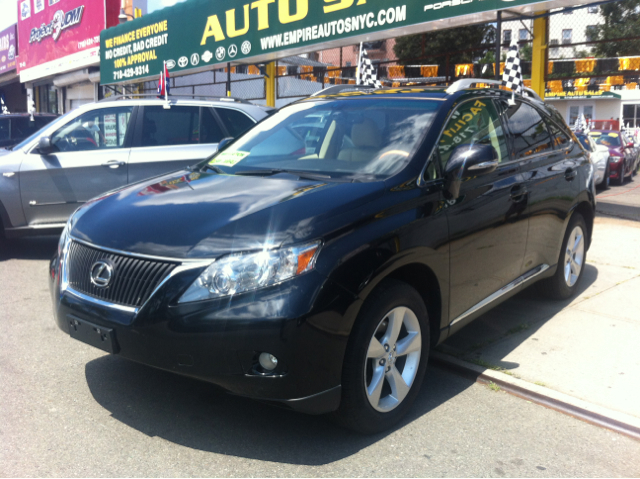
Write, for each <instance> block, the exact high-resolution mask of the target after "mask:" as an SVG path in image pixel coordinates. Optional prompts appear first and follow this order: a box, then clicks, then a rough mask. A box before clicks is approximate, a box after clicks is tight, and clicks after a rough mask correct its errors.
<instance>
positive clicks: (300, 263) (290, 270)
mask: <svg viewBox="0 0 640 479" xmlns="http://www.w3.org/2000/svg"><path fill="white" fill-rule="evenodd" d="M319 252H320V241H316V242H313V243H308V244H305V245H302V246H293V247H290V248H282V249H277V250H267V251H260V252H258V253H246V254H232V255H229V256H224V257H222V258H220V259H218V260H216V261H215V262H214V263H213V264H211V266H209V267H208V268H207V269H205V270H204V271H203V272H202V274H201V275H200V276H199V277H198V278H197V279H196V280H195V281H194V282H193V284H191V286H189V289H187V291H185V293H184V294H183V295H182V297H181V298H180V300H179V301H178V302H179V303H187V302H190V301H200V300H203V299H214V298H222V297H224V296H230V295H233V294H239V293H245V292H247V291H253V290H255V289H259V288H264V287H266V286H271V285H274V284H278V283H282V282H283V281H286V280H288V279H291V278H293V277H295V276H298V275H300V274H302V273H306V272H307V271H311V270H312V269H313V268H314V266H315V262H316V258H317V257H318V253H319Z"/></svg>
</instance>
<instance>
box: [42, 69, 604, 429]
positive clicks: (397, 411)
mask: <svg viewBox="0 0 640 479" xmlns="http://www.w3.org/2000/svg"><path fill="white" fill-rule="evenodd" d="M482 82H483V83H486V81H484V80H482ZM466 86H468V81H467V83H462V84H460V83H457V84H454V85H452V86H451V87H449V88H448V89H441V88H407V89H381V90H372V91H369V92H363V91H360V92H350V93H342V94H336V95H324V96H322V95H321V96H318V97H313V98H308V99H305V100H302V101H299V102H296V103H294V104H292V105H290V106H287V107H285V108H283V109H281V110H280V111H278V112H277V113H276V114H274V115H273V116H270V117H267V118H265V119H264V120H263V121H261V122H259V123H258V124H257V125H256V126H254V127H253V128H252V129H250V130H249V131H248V132H246V133H245V134H244V135H242V136H240V137H239V138H237V139H236V140H234V141H233V142H231V143H230V144H226V145H221V151H220V152H218V153H217V154H215V155H214V156H212V157H211V158H209V159H208V160H206V161H204V162H202V163H200V164H198V165H196V166H194V167H192V168H189V169H186V170H183V171H179V172H176V173H173V174H169V175H165V176H162V177H158V178H155V179H152V180H147V181H143V182H140V183H137V184H135V185H133V186H128V187H125V188H122V189H118V190H115V191H112V192H110V193H107V194H105V195H103V196H102V197H100V198H96V199H95V200H92V201H91V202H89V203H87V204H86V205H84V206H82V207H81V208H79V209H78V210H77V211H76V213H75V214H74V215H73V216H72V217H71V219H70V220H69V222H68V224H67V226H66V228H65V230H64V232H63V234H62V237H61V238H60V244H59V248H58V253H57V255H56V257H55V258H54V259H53V260H52V262H51V271H50V277H51V290H52V296H53V303H54V310H55V317H56V321H57V323H58V326H59V327H60V328H61V329H62V330H63V331H65V332H66V333H67V334H70V335H71V337H73V338H76V339H78V340H80V341H84V342H86V343H88V344H91V345H93V346H96V347H98V348H101V349H103V350H105V351H108V352H110V353H113V354H119V355H121V356H122V357H125V358H128V359H131V360H134V361H139V362H141V363H144V364H148V365H151V366H155V367H157V368H161V369H165V370H167V371H172V372H175V373H179V374H183V375H186V376H191V377H193V378H197V379H202V380H205V381H210V382H212V383H215V384H217V385H219V386H221V387H222V388H224V389H226V390H227V391H230V392H232V393H234V394H237V395H243V396H248V397H252V398H255V399H260V400H264V401H269V402H273V403H277V404H280V405H282V406H286V407H289V408H293V409H295V410H298V411H303V412H307V413H315V414H318V413H328V412H333V414H334V415H335V416H336V417H338V418H339V419H340V420H341V421H342V422H343V424H345V425H346V426H347V427H350V428H352V429H355V430H358V431H362V432H375V431H380V430H383V429H385V428H388V427H390V426H391V425H393V424H394V423H396V422H397V421H398V420H399V419H400V418H401V417H402V415H403V414H405V413H406V411H407V409H408V408H409V407H410V405H411V403H412V402H413V400H414V399H415V397H416V395H417V394H418V391H419V388H420V384H421V382H422V379H423V376H424V373H425V369H426V365H427V358H428V356H429V350H430V348H432V347H434V346H435V345H437V344H439V343H441V342H442V341H444V340H445V339H446V338H447V337H448V336H450V335H451V334H453V333H455V332H456V331H457V330H459V329H460V328H462V327H463V326H465V325H466V324H468V323H469V322H470V321H472V320H473V319H475V318H476V317H478V316H479V315H481V314H483V313H484V312H486V311H487V310H489V309H490V308H492V307H494V306H495V305H497V304H498V303H500V302H502V301H504V300H505V299H507V298H509V297H510V296H513V295H514V294H516V293H517V292H519V291H521V290H522V289H523V288H524V287H527V286H529V285H531V284H533V283H534V282H538V281H540V283H539V285H540V287H541V289H542V290H543V291H545V292H546V293H548V295H550V296H551V297H554V298H568V297H569V296H571V295H572V294H574V292H575V291H576V288H577V286H578V283H579V281H580V278H581V276H582V273H583V270H584V268H583V266H584V261H585V258H586V252H587V249H588V247H589V243H590V241H591V232H592V226H593V218H594V211H595V200H594V186H593V184H592V183H593V180H592V178H593V170H592V165H591V163H590V162H589V160H588V158H587V157H586V154H585V152H584V150H583V149H582V147H581V146H580V145H579V144H578V143H577V142H576V140H575V137H574V136H573V135H572V133H571V132H570V131H569V130H568V128H567V126H566V125H565V123H564V121H563V120H562V117H561V116H560V115H559V114H558V113H557V112H556V111H555V110H554V109H552V108H550V107H548V106H546V105H545V104H544V103H542V102H541V101H540V100H539V99H536V98H528V97H527V98H525V97H523V96H519V95H517V96H515V97H512V95H511V94H509V93H507V92H504V91H501V90H498V89H491V88H466Z"/></svg>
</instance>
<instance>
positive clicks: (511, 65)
mask: <svg viewBox="0 0 640 479" xmlns="http://www.w3.org/2000/svg"><path fill="white" fill-rule="evenodd" d="M502 85H503V86H505V87H507V88H509V89H510V90H513V91H514V92H515V93H519V94H522V90H523V84H522V68H521V67H520V54H519V53H518V44H517V43H516V42H515V41H514V42H513V43H512V44H511V46H510V47H509V52H508V53H507V59H506V61H505V62H504V73H503V74H502Z"/></svg>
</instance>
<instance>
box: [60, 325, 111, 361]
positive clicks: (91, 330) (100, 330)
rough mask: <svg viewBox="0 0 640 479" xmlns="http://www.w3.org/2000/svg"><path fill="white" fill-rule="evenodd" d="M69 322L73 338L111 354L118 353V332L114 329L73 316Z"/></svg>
mask: <svg viewBox="0 0 640 479" xmlns="http://www.w3.org/2000/svg"><path fill="white" fill-rule="evenodd" d="M68 321H69V334H70V335H71V337H72V338H74V339H77V340H78V341H82V342H83V343H86V344H89V345H90V346H94V347H96V348H98V349H102V350H103V351H106V352H108V353H111V354H115V353H117V352H118V344H117V343H116V332H115V331H114V330H113V329H111V328H105V327H104V326H98V325H97V324H92V323H90V322H89V321H85V320H84V319H80V318H76V317H73V316H69V317H68Z"/></svg>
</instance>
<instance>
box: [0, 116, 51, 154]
mask: <svg viewBox="0 0 640 479" xmlns="http://www.w3.org/2000/svg"><path fill="white" fill-rule="evenodd" d="M56 117H57V115H53V114H50V113H35V114H34V115H33V121H32V120H31V116H30V115H29V114H28V113H9V114H5V115H0V148H10V147H12V146H14V145H17V144H18V143H20V142H21V141H22V140H24V139H25V138H27V137H29V136H31V135H32V134H34V133H35V132H36V131H38V130H39V129H40V128H42V127H44V126H45V125H46V124H48V123H50V122H51V121H53V120H55V118H56Z"/></svg>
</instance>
